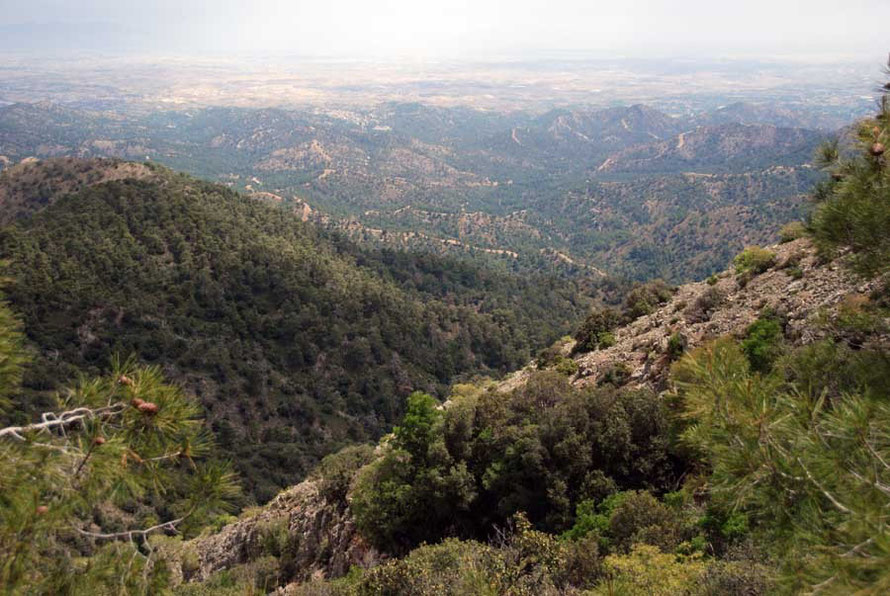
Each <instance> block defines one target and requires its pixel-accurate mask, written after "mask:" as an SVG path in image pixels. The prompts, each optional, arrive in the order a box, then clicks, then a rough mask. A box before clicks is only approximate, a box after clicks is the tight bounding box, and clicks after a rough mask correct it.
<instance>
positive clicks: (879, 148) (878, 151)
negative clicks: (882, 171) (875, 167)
mask: <svg viewBox="0 0 890 596" xmlns="http://www.w3.org/2000/svg"><path fill="white" fill-rule="evenodd" d="M871 154H872V155H874V156H875V157H880V156H881V155H884V144H883V143H875V144H874V145H872V146H871Z"/></svg>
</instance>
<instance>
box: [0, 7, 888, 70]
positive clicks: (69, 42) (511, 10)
mask: <svg viewBox="0 0 890 596" xmlns="http://www.w3.org/2000/svg"><path fill="white" fill-rule="evenodd" d="M887 23H890V0H609V1H602V0H545V1H536V0H311V1H304V0H251V1H248V0H142V1H138V2H137V1H132V0H0V36H2V35H3V34H4V32H5V34H6V37H7V43H6V45H10V44H12V43H13V41H12V40H15V42H14V43H22V45H23V46H35V47H39V46H40V45H41V44H43V43H45V44H46V45H47V46H48V47H77V46H78V45H81V44H83V45H85V46H93V47H92V48H91V49H96V48H97V47H100V46H106V48H107V49H111V48H114V49H118V48H120V49H152V50H161V51H164V50H167V51H172V52H189V51H205V50H207V51H232V52H263V51H271V52H292V53H300V54H320V55H349V56H362V55H367V56H384V55H397V56H402V57H412V56H418V57H461V58H463V57H467V56H473V55H486V54H505V53H525V52H534V51H541V50H546V51H558V50H589V51H593V52H599V51H605V52H610V53H613V52H618V53H630V54H640V53H647V52H658V53H660V54H666V53H670V54H689V53H696V52H706V53H708V54H709V55H738V54H742V53H744V54H823V55H825V54H828V55H833V54H838V55H839V54H841V53H843V54H844V55H845V57H851V56H852V57H861V58H865V59H872V60H874V59H875V58H876V56H883V55H884V54H885V52H886V51H888V50H890V34H888V32H887V27H886V25H887ZM14 34H15V35H18V37H14ZM41 38H44V39H41ZM0 42H2V40H0Z"/></svg>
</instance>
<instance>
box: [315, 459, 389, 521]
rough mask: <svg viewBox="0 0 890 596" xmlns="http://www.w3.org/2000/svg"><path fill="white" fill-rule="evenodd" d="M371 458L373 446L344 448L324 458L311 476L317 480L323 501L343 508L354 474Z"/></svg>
mask: <svg viewBox="0 0 890 596" xmlns="http://www.w3.org/2000/svg"><path fill="white" fill-rule="evenodd" d="M373 458H374V446H373V445H353V446H351V447H346V448H344V449H341V450H340V451H338V452H336V453H332V454H330V455H327V456H325V458H324V459H322V460H321V463H319V464H318V466H317V467H316V468H315V470H314V471H313V472H312V474H311V476H312V477H315V478H317V479H318V482H319V490H320V491H321V494H322V496H323V497H324V498H325V499H327V500H328V501H329V502H331V503H336V504H338V505H340V506H341V507H345V506H346V496H347V494H348V493H349V487H350V484H351V483H352V480H353V478H354V477H355V474H356V472H358V470H359V469H360V468H361V467H362V466H364V465H366V464H368V463H370V462H371V460H372V459H373Z"/></svg>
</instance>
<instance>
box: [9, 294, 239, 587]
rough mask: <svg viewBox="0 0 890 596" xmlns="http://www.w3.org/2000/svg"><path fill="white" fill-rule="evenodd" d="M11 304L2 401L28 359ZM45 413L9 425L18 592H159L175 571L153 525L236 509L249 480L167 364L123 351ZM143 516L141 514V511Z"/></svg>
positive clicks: (167, 527) (166, 526)
mask: <svg viewBox="0 0 890 596" xmlns="http://www.w3.org/2000/svg"><path fill="white" fill-rule="evenodd" d="M22 354H23V352H22V339H21V335H20V333H19V330H18V325H17V322H16V319H15V317H14V316H13V315H12V314H11V313H10V311H9V309H8V307H7V306H6V305H5V304H0V399H3V400H4V402H3V403H4V404H6V406H7V407H8V403H9V401H8V400H7V399H6V398H7V397H8V396H9V395H10V394H11V393H13V392H15V391H16V389H17V388H18V385H19V383H20V380H21V372H22V366H23V364H24V360H25V359H24V357H23V355H22ZM112 364H113V365H112V373H111V374H109V375H107V376H104V377H101V378H91V379H88V378H82V379H80V380H78V381H77V382H76V383H75V384H74V385H73V387H71V388H70V389H69V390H67V391H65V392H63V393H62V394H61V395H59V397H58V409H57V410H56V411H53V412H46V413H44V414H43V415H42V416H41V417H40V419H39V420H38V421H35V422H32V423H30V424H25V425H20V426H8V427H5V428H0V585H2V586H3V587H4V590H5V592H6V593H10V594H17V593H46V594H67V593H156V592H157V591H158V590H161V589H162V588H163V586H164V585H165V584H166V581H167V573H166V570H165V568H164V564H163V562H161V561H160V560H159V558H158V557H157V556H156V555H155V552H154V549H153V548H152V544H151V540H150V539H149V538H150V537H151V536H152V535H155V534H160V533H166V534H175V533H180V532H188V531H190V530H192V529H194V528H195V527H197V526H199V525H200V524H201V523H203V522H205V521H206V520H208V519H209V518H210V516H213V515H216V514H218V513H220V512H222V511H224V510H226V509H227V508H228V507H229V506H230V504H231V502H232V500H233V499H234V498H235V497H236V496H237V492H238V485H237V483H236V480H235V477H234V474H233V473H232V472H231V471H230V469H229V466H228V465H226V464H221V463H219V462H216V461H214V460H213V459H212V457H210V456H211V452H212V443H211V440H210V436H209V435H208V433H207V431H206V430H205V428H204V426H203V424H202V421H201V420H200V418H199V417H198V416H199V413H200V409H199V406H198V405H197V404H196V403H195V402H194V400H193V399H191V398H190V397H189V396H187V395H186V394H185V393H183V391H182V390H181V389H180V388H178V387H176V386H174V385H171V384H168V383H166V382H165V381H164V379H163V376H162V374H161V372H160V370H159V369H158V368H155V367H145V366H138V365H137V364H136V363H135V362H134V361H133V360H127V361H115V362H113V363H112ZM134 518H135V519H134Z"/></svg>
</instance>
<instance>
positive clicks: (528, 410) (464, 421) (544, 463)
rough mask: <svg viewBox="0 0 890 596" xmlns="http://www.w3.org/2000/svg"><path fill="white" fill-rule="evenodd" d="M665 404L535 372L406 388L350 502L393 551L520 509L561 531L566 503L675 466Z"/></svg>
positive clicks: (477, 531) (651, 479)
mask: <svg viewBox="0 0 890 596" xmlns="http://www.w3.org/2000/svg"><path fill="white" fill-rule="evenodd" d="M667 449H668V424H667V419H666V410H665V408H664V405H663V403H662V402H661V401H660V400H659V399H658V398H657V397H656V396H655V395H654V394H653V393H651V392H648V391H619V390H615V389H613V388H601V389H578V388H576V387H573V386H572V385H570V384H569V383H568V382H567V381H566V379H565V377H563V376H562V375H560V374H557V373H554V372H550V371H545V372H538V373H535V374H533V375H532V376H531V377H530V378H529V379H528V381H527V382H526V384H525V385H524V386H522V387H521V388H519V389H517V390H515V391H513V392H511V393H509V394H506V395H505V394H499V393H496V392H488V391H485V392H481V393H474V392H472V391H467V390H465V389H462V390H461V394H459V395H454V396H452V399H451V400H450V402H449V405H448V407H447V408H445V409H444V410H438V409H436V408H435V406H434V403H433V402H429V401H428V400H423V399H421V398H415V399H413V400H411V401H410V402H409V406H408V413H407V414H406V417H405V419H404V420H403V422H402V423H401V424H400V425H399V426H398V427H397V429H396V431H395V433H394V436H393V437H392V439H391V440H390V441H389V444H388V446H387V447H386V449H385V453H384V455H383V456H382V457H381V459H379V460H378V461H375V462H374V463H372V464H370V465H368V466H366V467H365V468H364V469H362V470H361V471H360V472H359V474H358V478H357V480H356V483H355V488H354V491H353V502H352V508H353V512H354V514H355V517H356V522H357V524H358V526H359V528H360V530H361V531H362V533H363V534H364V535H365V536H366V537H367V538H368V539H369V540H371V541H372V542H373V543H374V544H376V545H378V546H380V547H381V548H384V549H386V550H390V551H396V552H403V551H404V550H406V549H407V548H410V547H411V546H413V545H416V544H418V543H419V542H421V541H424V540H426V541H431V540H436V539H437V538H439V537H442V536H447V535H458V536H465V537H480V538H482V537H485V536H487V535H488V533H489V532H490V531H491V528H492V527H494V526H497V525H500V524H504V523H506V521H507V520H509V519H510V517H511V516H512V515H514V514H515V513H517V512H524V513H526V514H527V515H528V518H529V520H530V521H531V522H532V523H533V524H534V525H535V526H536V527H538V528H540V529H545V530H549V531H563V530H565V529H567V528H569V527H571V525H572V523H573V521H574V515H575V508H576V504H577V503H578V502H580V501H582V500H584V499H588V498H592V497H599V496H602V495H603V487H606V486H610V487H611V488H607V489H606V491H607V492H608V491H612V490H619V489H622V488H647V487H651V488H661V487H663V486H664V484H665V483H666V482H668V481H669V479H670V478H672V476H673V463H672V460H671V459H670V458H669V456H668V451H667Z"/></svg>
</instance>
